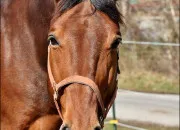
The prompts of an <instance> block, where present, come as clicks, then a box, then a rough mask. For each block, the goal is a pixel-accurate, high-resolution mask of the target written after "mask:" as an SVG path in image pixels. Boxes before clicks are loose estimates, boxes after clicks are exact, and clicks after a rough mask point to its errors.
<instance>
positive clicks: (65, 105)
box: [48, 0, 122, 130]
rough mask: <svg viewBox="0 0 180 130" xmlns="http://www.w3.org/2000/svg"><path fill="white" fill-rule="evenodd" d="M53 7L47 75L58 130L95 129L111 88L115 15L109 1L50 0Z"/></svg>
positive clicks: (115, 57) (117, 16)
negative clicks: (61, 122) (58, 117)
mask: <svg viewBox="0 0 180 130" xmlns="http://www.w3.org/2000/svg"><path fill="white" fill-rule="evenodd" d="M55 6H56V9H55V13H54V16H53V19H52V21H51V25H50V29H49V37H48V44H49V47H48V74H49V79H50V80H49V81H50V82H49V91H50V93H51V95H53V94H54V100H55V104H56V107H57V109H58V112H59V115H60V116H61V119H62V121H63V124H62V126H61V130H68V129H71V130H84V129H87V130H99V129H101V128H102V127H103V121H104V119H105V117H106V115H107V112H108V110H109V108H110V107H111V105H112V103H113V101H114V97H115V95H116V90H117V80H116V79H117V73H118V69H117V68H118V55H117V53H118V52H117V50H118V45H119V43H120V42H121V34H120V32H119V24H118V23H119V22H122V21H121V18H120V13H119V12H118V10H117V8H116V5H115V1H113V0H99V1H96V0H92V1H90V0H85V1H81V0H66V1H63V0H62V1H61V0H60V1H59V0H56V1H55Z"/></svg>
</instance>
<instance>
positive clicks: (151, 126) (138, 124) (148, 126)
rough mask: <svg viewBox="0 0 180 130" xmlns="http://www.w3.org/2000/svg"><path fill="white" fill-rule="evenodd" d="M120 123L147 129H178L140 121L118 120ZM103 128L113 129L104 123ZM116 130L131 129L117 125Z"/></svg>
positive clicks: (177, 129)
mask: <svg viewBox="0 0 180 130" xmlns="http://www.w3.org/2000/svg"><path fill="white" fill-rule="evenodd" d="M120 122H121V123H124V124H128V125H132V126H136V127H139V128H144V129H147V130H179V127H167V126H163V125H157V124H151V123H142V122H137V121H120ZM103 130H114V129H113V126H112V125H105V127H104V129H103ZM117 130H132V129H130V128H125V127H122V126H118V129H117Z"/></svg>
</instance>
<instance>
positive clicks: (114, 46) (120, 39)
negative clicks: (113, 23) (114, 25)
mask: <svg viewBox="0 0 180 130" xmlns="http://www.w3.org/2000/svg"><path fill="white" fill-rule="evenodd" d="M120 43H122V38H117V39H116V40H114V42H113V43H112V44H111V48H112V49H116V48H117V47H118V45H119V44H120Z"/></svg>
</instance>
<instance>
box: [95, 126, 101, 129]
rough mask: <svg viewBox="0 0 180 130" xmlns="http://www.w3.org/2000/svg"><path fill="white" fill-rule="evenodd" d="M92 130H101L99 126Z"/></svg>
mask: <svg viewBox="0 0 180 130" xmlns="http://www.w3.org/2000/svg"><path fill="white" fill-rule="evenodd" d="M94 130H102V129H101V127H100V126H96V127H95V128H94Z"/></svg>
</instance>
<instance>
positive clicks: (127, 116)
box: [108, 90, 179, 126]
mask: <svg viewBox="0 0 180 130" xmlns="http://www.w3.org/2000/svg"><path fill="white" fill-rule="evenodd" d="M115 102H116V116H117V118H118V119H121V120H135V121H140V122H148V123H156V124H160V125H166V126H179V95H164V94H147V93H139V92H132V91H127V90H119V91H118V94H117V98H116V101H115ZM108 117H112V110H110V112H109V113H108Z"/></svg>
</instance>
